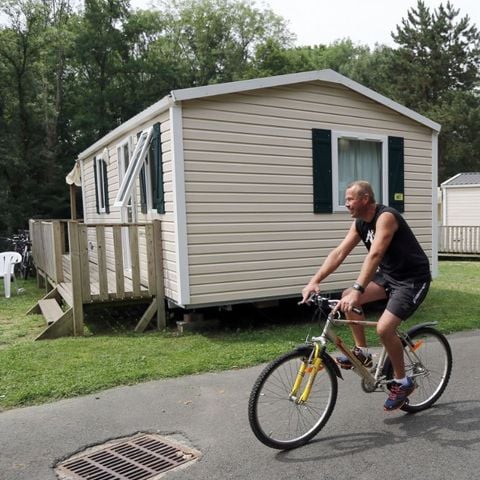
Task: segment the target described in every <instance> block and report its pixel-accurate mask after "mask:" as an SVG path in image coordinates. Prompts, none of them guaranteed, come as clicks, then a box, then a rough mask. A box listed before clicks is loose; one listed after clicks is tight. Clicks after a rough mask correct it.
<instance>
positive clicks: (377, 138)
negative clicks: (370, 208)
mask: <svg viewBox="0 0 480 480" xmlns="http://www.w3.org/2000/svg"><path fill="white" fill-rule="evenodd" d="M331 134H332V211H333V212H347V208H346V207H345V205H344V204H343V203H342V204H340V203H339V198H338V195H339V177H338V170H339V168H338V162H339V158H338V141H339V139H340V138H346V139H349V140H361V141H372V142H380V143H382V149H381V151H382V172H381V175H382V179H381V181H382V196H381V197H379V196H378V192H375V196H376V201H377V202H378V203H384V204H385V205H387V204H388V199H389V191H388V184H389V174H388V165H389V162H388V159H389V158H388V135H379V134H370V133H365V132H355V131H344V130H332V131H331ZM377 196H378V198H377Z"/></svg>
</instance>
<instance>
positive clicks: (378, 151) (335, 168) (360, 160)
mask: <svg viewBox="0 0 480 480" xmlns="http://www.w3.org/2000/svg"><path fill="white" fill-rule="evenodd" d="M387 144H388V138H387V137H381V136H369V137H360V136H358V135H354V134H350V133H348V134H347V133H340V132H333V133H332V190H333V210H334V211H342V210H345V206H344V204H345V190H346V189H347V186H348V185H349V184H350V183H351V182H353V181H355V180H366V181H367V182H369V183H370V184H371V185H372V188H373V191H374V192H375V199H376V200H377V202H379V203H384V199H385V198H387V196H388V182H387V178H388V176H387V175H386V173H387V171H388V165H387V159H388V148H387Z"/></svg>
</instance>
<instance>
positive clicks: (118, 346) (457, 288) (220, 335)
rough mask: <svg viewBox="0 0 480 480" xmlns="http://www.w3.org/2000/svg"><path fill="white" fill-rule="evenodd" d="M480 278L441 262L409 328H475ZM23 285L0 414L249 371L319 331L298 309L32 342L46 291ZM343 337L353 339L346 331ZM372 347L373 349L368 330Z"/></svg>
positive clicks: (1, 340)
mask: <svg viewBox="0 0 480 480" xmlns="http://www.w3.org/2000/svg"><path fill="white" fill-rule="evenodd" d="M479 279H480V262H467V261H465V262H460V261H458V262H451V261H448V262H440V275H439V277H438V278H436V279H435V281H434V282H433V283H432V287H431V289H430V293H429V295H428V296H427V299H426V300H425V302H424V304H423V305H422V306H421V308H420V309H419V310H418V312H417V313H416V314H415V316H414V317H413V318H412V319H411V320H409V322H408V323H407V326H408V325H410V324H414V323H419V322H424V321H431V320H437V321H439V328H440V330H442V331H444V332H447V333H449V332H454V331H459V330H468V329H476V328H480V323H479V319H478V314H479V311H480V282H479V281H478V280H479ZM1 286H2V287H3V285H1ZM21 286H23V287H24V288H25V290H26V291H25V293H24V294H22V295H19V296H16V295H15V294H13V296H12V298H10V299H5V298H4V297H3V296H2V297H0V411H1V410H4V409H7V408H14V407H18V406H23V405H31V404H38V403H42V402H47V401H52V400H56V399H60V398H65V397H72V396H76V395H83V394H86V393H92V392H95V391H99V390H102V389H105V388H109V387H113V386H117V385H129V384H135V383H138V382H142V381H146V380H152V379H159V378H166V377H176V376H180V375H187V374H193V373H201V372H206V371H214V370H224V369H232V368H242V367H247V366H251V365H254V364H258V363H261V362H266V361H269V360H271V359H273V358H274V357H275V356H277V355H279V354H280V353H283V352H285V351H287V350H288V349H289V348H291V347H293V346H294V345H297V344H299V343H301V342H302V341H303V340H304V339H305V336H306V334H307V332H308V330H309V328H311V327H312V330H313V331H314V332H316V333H318V328H317V326H316V325H314V324H312V323H309V322H308V321H307V322H306V321H305V320H299V318H301V317H304V316H305V315H301V314H300V307H299V310H298V316H297V311H296V310H293V313H292V318H291V321H290V322H285V321H281V322H276V323H273V322H270V323H268V322H262V325H261V326H255V325H254V324H252V322H250V325H248V323H249V322H246V325H247V326H245V322H242V324H241V325H242V328H238V329H237V328H236V326H237V324H236V323H234V322H231V324H230V328H225V327H222V328H219V329H217V330H215V331H209V332H205V333H201V334H200V333H196V334H193V333H189V334H184V335H182V336H179V335H178V334H177V333H176V332H175V331H167V332H153V333H145V334H134V333H132V332H131V331H126V330H123V331H122V330H120V331H115V332H110V333H107V334H96V335H91V334H90V335H86V336H85V337H79V338H62V339H57V340H44V341H39V342H34V341H33V339H34V338H35V337H36V336H37V335H38V333H40V331H41V330H42V329H43V328H44V327H45V325H44V320H43V318H42V317H41V316H39V315H30V316H26V315H25V312H26V311H27V310H28V308H30V307H31V306H32V305H33V304H34V303H35V301H36V300H37V299H38V298H40V297H41V296H42V293H43V292H42V291H40V290H38V289H37V288H36V287H35V284H34V282H33V281H29V282H26V283H24V284H23V285H22V283H21ZM270 314H271V315H275V313H274V312H273V313H272V312H270ZM231 327H234V328H231ZM342 335H344V338H347V339H349V338H350V335H349V332H348V330H347V329H346V328H344V329H343V331H342ZM370 341H371V343H372V344H373V343H378V342H377V340H376V338H375V335H374V334H373V331H370ZM349 343H350V342H349ZM192 353H193V355H192Z"/></svg>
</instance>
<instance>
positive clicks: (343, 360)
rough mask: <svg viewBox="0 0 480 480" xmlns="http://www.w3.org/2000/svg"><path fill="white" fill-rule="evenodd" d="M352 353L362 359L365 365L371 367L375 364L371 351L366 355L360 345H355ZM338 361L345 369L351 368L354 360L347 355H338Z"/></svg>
mask: <svg viewBox="0 0 480 480" xmlns="http://www.w3.org/2000/svg"><path fill="white" fill-rule="evenodd" d="M352 353H353V354H354V355H355V356H356V357H357V358H358V359H359V360H360V362H361V363H362V365H363V366H364V367H367V368H370V367H371V366H372V365H373V360H372V354H371V353H368V354H367V355H365V354H364V353H363V352H362V351H361V350H360V349H359V348H358V347H355V348H354V349H353V350H352ZM337 363H338V364H339V365H340V368H343V369H345V370H350V369H351V368H352V367H353V365H352V362H351V361H350V359H349V358H348V357H347V356H345V355H341V356H340V357H337Z"/></svg>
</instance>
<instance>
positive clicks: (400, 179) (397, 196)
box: [388, 137, 405, 213]
mask: <svg viewBox="0 0 480 480" xmlns="http://www.w3.org/2000/svg"><path fill="white" fill-rule="evenodd" d="M404 179H405V173H404V145H403V138H402V137H388V197H389V198H388V205H389V206H390V207H393V208H395V209H396V210H398V211H399V212H400V213H403V212H404V211H405V182H404Z"/></svg>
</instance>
